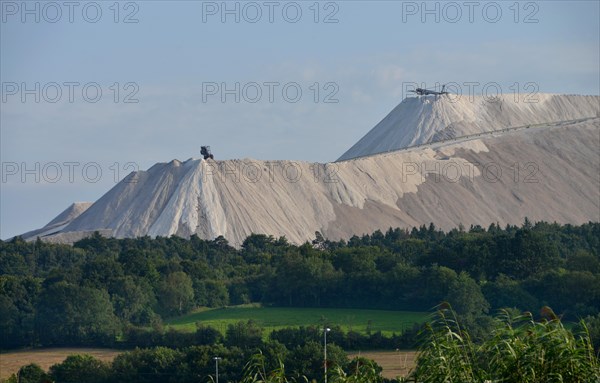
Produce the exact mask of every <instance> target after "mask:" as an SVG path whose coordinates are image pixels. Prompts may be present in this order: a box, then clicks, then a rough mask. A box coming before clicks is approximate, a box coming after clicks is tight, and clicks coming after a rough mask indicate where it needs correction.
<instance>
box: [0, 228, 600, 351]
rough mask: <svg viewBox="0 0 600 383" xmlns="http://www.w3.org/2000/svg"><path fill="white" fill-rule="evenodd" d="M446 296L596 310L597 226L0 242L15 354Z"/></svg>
mask: <svg viewBox="0 0 600 383" xmlns="http://www.w3.org/2000/svg"><path fill="white" fill-rule="evenodd" d="M442 301H447V302H450V303H451V304H452V306H453V307H454V308H455V310H456V311H457V313H458V315H459V316H460V317H461V319H462V320H464V321H465V323H467V324H468V325H472V326H475V327H480V328H481V330H482V331H485V326H486V323H488V322H489V317H488V316H487V315H486V314H488V313H489V314H493V313H494V312H495V311H497V310H498V309H501V308H514V309H517V310H519V311H531V312H534V313H536V312H539V310H540V308H541V307H543V306H550V307H552V308H553V309H554V311H555V312H557V313H558V314H559V315H560V316H561V317H562V318H563V319H568V320H574V321H576V320H577V319H578V318H583V317H590V319H593V318H591V317H596V318H598V314H599V312H600V224H598V223H588V224H584V225H581V226H572V225H558V224H548V223H544V222H540V223H536V224H532V223H530V222H529V221H527V220H526V221H525V223H524V224H523V225H522V226H521V227H517V226H506V227H505V228H501V227H499V226H498V225H491V226H490V227H488V228H487V229H484V228H481V227H478V226H477V227H471V228H470V229H469V230H464V229H462V228H458V229H454V230H452V231H450V232H443V231H441V230H438V229H436V227H435V226H434V225H433V224H431V225H429V226H428V227H427V226H422V227H420V228H413V229H412V230H410V231H408V230H402V229H389V230H388V231H387V232H386V233H383V232H381V231H376V232H374V233H372V234H371V235H364V236H362V237H358V236H354V237H352V238H350V239H349V240H348V241H347V242H346V241H337V242H333V241H329V240H326V239H324V238H323V237H322V236H321V234H320V233H318V232H317V233H316V235H315V240H314V241H312V243H305V244H303V245H301V246H296V245H293V244H290V243H288V242H287V241H286V239H285V238H278V239H275V238H273V237H269V236H265V235H251V236H249V237H248V238H247V239H246V240H245V241H244V243H243V245H242V247H241V248H240V249H235V248H233V247H231V246H230V245H229V244H228V242H227V240H226V239H225V238H222V237H219V238H216V239H214V240H202V239H199V238H198V237H196V236H193V237H191V238H190V239H183V238H178V237H170V238H160V237H159V238H156V239H152V238H150V237H142V238H137V239H113V238H104V237H102V236H100V235H94V236H92V237H90V238H87V239H84V240H81V241H79V242H77V243H75V244H74V245H73V246H68V245H57V244H48V243H44V242H42V241H40V240H38V241H36V242H29V243H28V242H24V241H23V240H21V239H20V238H15V239H12V240H10V241H6V242H0V331H1V334H2V348H4V349H8V348H16V347H24V346H52V345H114V343H115V342H117V341H119V340H120V341H124V342H127V340H128V339H127V334H130V335H131V336H130V337H132V339H133V336H134V335H135V334H137V333H136V331H135V329H136V328H160V327H161V323H162V320H163V319H164V318H166V317H172V316H176V315H180V314H184V313H186V312H189V311H190V310H192V309H193V308H195V307H199V306H208V307H221V306H226V305H236V304H243V303H248V302H260V303H262V304H264V305H276V306H295V307H349V308H379V309H398V310H412V311H419V310H423V311H425V310H429V309H431V308H432V307H434V306H436V305H437V304H439V303H440V302H442ZM475 334H476V332H475ZM140 342H141V341H140ZM128 345H129V346H131V345H135V344H131V343H130V342H129V343H128Z"/></svg>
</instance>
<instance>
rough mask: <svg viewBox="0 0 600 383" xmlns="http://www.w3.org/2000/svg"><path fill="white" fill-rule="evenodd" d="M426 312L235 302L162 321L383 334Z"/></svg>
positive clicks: (182, 326) (183, 326)
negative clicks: (332, 328) (252, 323)
mask: <svg viewBox="0 0 600 383" xmlns="http://www.w3.org/2000/svg"><path fill="white" fill-rule="evenodd" d="M427 316H428V313H426V312H411V311H388V310H355V309H330V308H289V307H259V306H236V307H225V308H218V309H200V310H196V311H195V312H193V313H191V314H188V315H184V316H181V317H177V318H172V319H171V320H167V321H166V323H165V324H166V327H167V328H173V329H176V330H181V331H195V330H196V323H197V322H199V323H200V324H203V325H207V326H212V327H214V328H216V329H218V330H219V331H221V332H223V333H224V332H225V330H226V329H227V325H228V324H232V323H236V322H239V321H247V320H249V319H252V320H254V321H255V322H256V323H257V324H259V325H260V326H262V327H263V328H264V329H265V330H266V332H267V333H269V332H271V331H272V330H275V329H280V328H284V327H299V326H309V325H316V326H322V325H324V324H327V326H335V325H339V326H341V327H342V328H343V329H344V330H346V331H348V330H354V331H358V332H361V333H366V332H367V330H368V329H370V330H371V331H372V332H376V331H381V332H382V333H383V334H385V335H391V334H392V333H394V332H395V333H396V334H400V333H402V332H403V331H404V330H406V329H408V328H411V327H412V326H413V324H414V323H422V322H424V321H425V320H426V319H427Z"/></svg>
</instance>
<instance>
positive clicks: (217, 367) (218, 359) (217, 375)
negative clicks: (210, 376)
mask: <svg viewBox="0 0 600 383" xmlns="http://www.w3.org/2000/svg"><path fill="white" fill-rule="evenodd" d="M213 359H214V360H215V375H216V377H217V380H216V381H215V382H216V383H219V361H220V360H221V358H219V357H218V356H215V357H214V358H213Z"/></svg>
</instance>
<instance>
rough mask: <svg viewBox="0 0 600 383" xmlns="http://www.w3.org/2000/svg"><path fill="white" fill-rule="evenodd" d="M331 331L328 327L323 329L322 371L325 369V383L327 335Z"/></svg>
mask: <svg viewBox="0 0 600 383" xmlns="http://www.w3.org/2000/svg"><path fill="white" fill-rule="evenodd" d="M329 331H331V329H330V328H329V327H326V328H324V329H323V341H324V342H323V345H324V347H323V357H324V362H325V363H324V369H325V383H327V333H328V332H329Z"/></svg>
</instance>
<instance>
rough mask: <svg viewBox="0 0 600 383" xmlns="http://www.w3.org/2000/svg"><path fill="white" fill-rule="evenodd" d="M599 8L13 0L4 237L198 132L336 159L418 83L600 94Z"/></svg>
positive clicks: (4, 13) (2, 36)
mask: <svg viewBox="0 0 600 383" xmlns="http://www.w3.org/2000/svg"><path fill="white" fill-rule="evenodd" d="M599 4H600V2H599V1H519V2H517V1H497V2H493V1H492V2H490V1H485V2H479V1H457V2H452V1H450V2H448V1H443V2H442V1H429V2H423V1H416V2H415V1H318V2H317V1H296V2H293V1H291V2H289V1H256V2H253V1H226V2H224V1H216V2H215V1H130V2H128V1H122V2H116V1H96V2H88V1H84V2H79V1H72V2H64V1H56V2H53V1H50V2H48V1H5V0H0V80H1V81H0V82H1V86H2V100H1V103H0V108H1V109H0V150H1V153H0V161H1V165H2V169H1V170H2V175H1V176H2V179H1V183H0V187H1V193H0V238H1V239H7V238H10V237H12V236H14V235H18V234H21V233H24V232H26V231H29V230H33V229H36V228H39V227H42V226H43V225H45V224H46V223H48V222H49V221H50V220H51V219H52V218H54V217H55V216H56V215H58V214H59V213H60V212H61V211H62V210H64V209H65V208H67V207H68V206H69V205H70V204H71V203H73V202H76V201H95V200H97V199H98V198H100V197H101V196H102V195H103V194H104V193H106V192H107V191H108V190H109V189H110V188H112V187H113V186H114V185H115V184H116V183H117V182H118V181H119V180H121V179H122V178H123V177H124V176H126V175H127V174H128V173H129V172H131V171H133V170H145V169H148V168H149V167H151V166H152V165H153V164H155V163H157V162H168V161H171V160H172V159H179V160H181V161H184V160H187V159H189V158H198V157H200V146H201V145H210V146H211V148H212V151H213V153H214V156H215V158H216V159H233V158H255V159H262V160H279V159H289V160H299V161H311V162H329V161H335V160H336V159H337V158H338V157H339V156H340V155H341V154H342V153H344V152H345V151H346V150H347V149H348V148H350V147H351V146H352V145H353V144H354V143H355V142H356V141H358V140H359V139H360V138H361V137H362V136H363V135H364V134H366V133H367V132H368V131H369V130H370V129H371V128H372V127H373V126H375V125H376V124H377V123H378V122H379V121H380V120H381V119H382V118H383V117H385V115H386V114H387V113H388V112H390V111H391V110H392V109H393V108H394V107H395V106H396V105H397V104H398V103H400V102H401V101H402V99H403V98H404V97H406V96H408V95H409V93H408V92H407V90H408V89H414V88H415V87H416V86H424V87H436V86H439V85H440V84H446V83H449V84H452V85H453V86H454V89H453V90H454V91H455V92H457V93H459V94H461V95H464V96H468V95H470V94H482V93H487V94H490V93H494V92H501V93H503V94H535V93H565V94H591V95H598V94H599V93H600V69H599V68H600V48H599V47H600V25H599V20H600V10H599V8H600V7H599ZM515 97H517V99H519V97H521V96H520V95H516V96H515Z"/></svg>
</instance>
